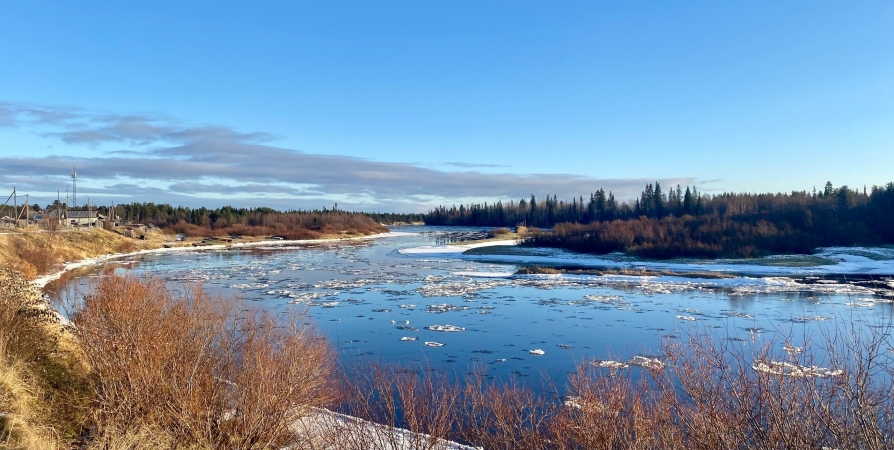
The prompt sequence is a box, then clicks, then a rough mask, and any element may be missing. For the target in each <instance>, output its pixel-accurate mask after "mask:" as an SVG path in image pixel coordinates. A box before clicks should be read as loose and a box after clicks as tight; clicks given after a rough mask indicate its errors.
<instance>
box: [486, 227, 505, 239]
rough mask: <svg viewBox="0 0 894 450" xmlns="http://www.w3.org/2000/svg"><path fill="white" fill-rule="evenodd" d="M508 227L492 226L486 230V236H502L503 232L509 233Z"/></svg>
mask: <svg viewBox="0 0 894 450" xmlns="http://www.w3.org/2000/svg"><path fill="white" fill-rule="evenodd" d="M509 233H510V231H509V228H493V229H491V230H489V231H488V232H487V236H488V237H492V238H493V237H497V236H502V235H504V234H509Z"/></svg>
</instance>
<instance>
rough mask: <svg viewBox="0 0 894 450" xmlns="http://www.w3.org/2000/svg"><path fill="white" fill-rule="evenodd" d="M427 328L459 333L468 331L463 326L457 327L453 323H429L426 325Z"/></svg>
mask: <svg viewBox="0 0 894 450" xmlns="http://www.w3.org/2000/svg"><path fill="white" fill-rule="evenodd" d="M425 329H426V330H430V331H443V332H446V333H458V332H460V331H466V329H465V328H463V327H456V326H453V325H429V326H427V327H425Z"/></svg>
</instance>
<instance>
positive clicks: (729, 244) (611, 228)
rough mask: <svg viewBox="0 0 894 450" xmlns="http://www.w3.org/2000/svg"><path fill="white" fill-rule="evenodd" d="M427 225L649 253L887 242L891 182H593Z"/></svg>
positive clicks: (791, 250) (709, 253) (741, 253)
mask: <svg viewBox="0 0 894 450" xmlns="http://www.w3.org/2000/svg"><path fill="white" fill-rule="evenodd" d="M425 222H426V224H429V225H466V226H494V227H506V226H515V225H527V226H528V227H543V228H553V230H551V231H550V232H535V233H532V236H531V238H530V239H529V240H528V244H530V245H536V246H546V247H558V248H566V249H570V250H575V251H580V252H587V253H596V254H605V253H611V252H618V251H621V252H626V253H629V254H633V255H638V256H645V257H652V258H673V257H681V256H688V257H757V256H764V255H768V254H810V253H813V252H814V251H815V250H816V248H817V247H827V246H852V245H884V244H894V183H888V184H887V185H885V186H873V187H872V189H871V191H869V192H867V190H866V189H865V188H864V189H863V190H862V191H860V190H857V189H851V188H849V187H847V186H841V187H838V188H835V187H833V185H832V183H831V182H828V183H826V185H825V187H824V189H823V190H821V191H816V190H814V191H812V192H808V191H793V192H791V193H778V194H771V193H767V194H736V193H726V194H720V195H713V196H712V195H703V194H701V193H700V192H698V191H697V190H696V189H695V188H690V187H686V188H685V190H684V189H683V188H681V187H680V186H676V187H675V188H672V189H669V190H668V192H667V193H665V192H664V191H662V188H661V185H660V184H659V183H657V182H656V183H655V184H654V185H653V184H649V185H647V186H646V187H645V189H644V190H643V191H642V193H641V195H640V197H639V198H638V199H636V200H635V201H633V203H632V204H631V203H628V202H621V203H619V202H618V201H617V200H615V198H614V195H612V193H611V192H608V193H606V192H605V191H604V190H602V189H600V190H598V191H596V192H594V193H593V194H591V195H590V196H589V198H588V199H586V200H585V199H584V198H583V197H580V198H578V199H573V200H572V201H570V202H568V201H561V200H558V199H557V198H556V196H552V197H550V196H547V197H546V198H544V199H543V200H538V199H537V198H535V197H534V196H533V195H532V196H531V198H530V199H522V200H520V201H519V202H518V203H515V202H512V201H510V202H509V204H506V205H504V204H503V203H502V202H497V203H494V204H490V205H488V204H486V203H485V204H473V205H469V206H465V205H463V206H460V207H459V208H457V207H452V208H449V209H448V208H445V207H440V208H438V209H435V210H433V211H430V212H429V213H428V214H427V215H426V216H425Z"/></svg>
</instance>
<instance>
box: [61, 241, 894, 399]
mask: <svg viewBox="0 0 894 450" xmlns="http://www.w3.org/2000/svg"><path fill="white" fill-rule="evenodd" d="M395 230H397V231H400V232H401V233H400V234H398V235H393V236H387V237H381V238H376V239H370V240H365V241H351V242H339V243H334V242H333V243H326V244H315V245H298V246H285V247H282V246H277V247H255V248H241V249H229V250H215V251H196V252H176V253H167V254H154V255H142V256H139V257H128V258H124V259H121V260H116V261H114V262H110V263H106V264H104V265H102V266H98V267H92V268H87V269H82V270H80V271H78V272H76V273H74V274H73V275H74V276H73V277H69V278H68V279H66V280H64V281H60V282H57V283H54V284H51V285H50V286H49V287H48V293H49V294H50V296H51V298H54V299H55V300H56V301H57V302H63V301H64V300H65V299H66V298H72V297H77V296H78V295H81V294H77V293H79V292H83V289H85V288H87V287H88V285H89V284H90V283H91V282H92V281H94V280H95V277H98V276H102V274H104V273H108V272H109V271H114V272H117V273H131V274H152V275H155V276H160V277H163V278H164V279H166V280H168V281H170V282H171V283H173V284H175V285H176V284H177V283H193V282H198V283H202V284H204V286H205V288H206V290H208V291H210V292H213V293H219V294H222V295H225V296H229V297H238V298H242V299H244V300H245V301H246V302H247V303H250V304H252V305H254V306H257V307H261V308H267V309H269V310H272V311H283V310H288V309H294V308H307V309H308V315H309V317H310V319H309V320H312V321H313V322H314V323H315V325H316V326H317V327H318V328H319V330H320V331H321V332H322V333H323V334H324V335H325V336H326V337H327V338H328V339H329V340H330V342H331V343H332V344H333V346H334V347H336V348H337V349H338V352H339V354H340V355H341V357H342V358H343V359H344V360H346V361H353V360H356V359H357V358H371V359H374V360H376V361H385V362H394V363H399V364H408V365H412V364H416V363H419V362H421V363H423V364H427V365H431V366H432V367H434V368H435V369H438V370H443V371H447V372H448V373H453V374H457V375H461V374H463V373H465V372H467V371H469V370H470V369H471V368H472V367H477V368H478V369H479V370H487V371H488V372H489V373H490V375H492V376H495V377H500V378H507V377H516V378H517V379H518V380H520V381H521V382H522V383H530V384H532V385H533V384H539V383H540V382H541V381H542V375H547V376H550V377H552V379H553V380H562V379H564V378H565V376H566V373H567V372H569V371H572V370H574V368H575V366H576V365H577V364H579V363H583V362H586V361H588V360H590V359H596V360H604V359H614V360H627V359H628V358H630V357H633V356H637V355H643V356H657V357H660V355H659V354H658V353H659V349H660V343H661V342H662V340H665V341H667V340H670V341H673V340H678V339H685V338H686V336H687V335H688V334H689V333H692V332H694V331H696V330H700V331H707V332H709V333H714V334H716V335H717V336H718V339H724V340H727V341H729V342H731V343H740V344H736V345H756V346H760V345H765V344H767V343H769V344H767V345H772V346H775V347H778V348H779V349H782V348H783V346H785V345H786V344H790V345H793V346H803V345H805V343H806V345H810V342H811V341H814V340H816V338H818V337H819V336H821V334H822V333H823V330H824V329H828V327H829V326H833V327H834V326H844V325H847V326H850V324H854V323H857V324H862V325H861V326H863V325H866V326H868V327H881V326H884V325H885V324H887V323H888V322H889V321H890V320H891V317H892V315H891V308H892V304H891V302H890V300H891V297H890V289H891V288H894V281H891V278H892V277H891V275H890V273H892V272H894V271H892V270H891V268H892V267H894V251H891V250H890V249H860V250H859V251H856V250H854V251H850V252H849V253H848V252H844V253H841V252H839V253H840V254H835V253H834V252H831V253H830V252H828V251H827V252H826V253H824V254H821V255H820V257H819V259H821V261H817V260H809V259H808V260H806V261H805V260H802V259H797V258H793V259H792V260H791V261H789V263H784V264H779V262H778V261H775V260H774V261H770V262H769V263H768V262H767V261H755V262H754V263H753V264H751V263H748V264H743V263H741V262H735V263H731V264H719V263H717V262H704V261H701V262H699V261H678V262H674V263H673V264H671V263H667V262H660V263H659V262H648V261H635V260H630V259H625V258H623V257H620V256H618V257H615V258H614V259H611V258H609V259H605V258H602V259H598V258H593V257H588V256H584V255H574V254H570V253H567V252H561V251H555V250H544V249H522V248H512V247H490V248H488V249H487V250H486V251H485V250H483V249H476V250H473V251H470V252H468V253H467V254H463V253H460V252H458V251H455V250H454V249H453V248H450V247H444V246H442V245H439V244H443V241H444V240H445V239H447V238H449V236H451V233H456V232H457V231H466V232H472V233H474V232H480V231H481V230H476V229H465V230H457V229H453V228H451V229H446V228H438V227H401V228H397V229H395ZM842 255H843V256H842ZM855 258H856V259H855ZM860 258H862V259H860ZM864 260H865V261H864ZM830 261H833V262H834V264H833V265H832V266H830ZM855 261H856V262H858V263H860V264H862V265H860V264H857V265H856V266H855V265H854V262H855ZM551 262H553V263H556V264H560V265H563V266H567V265H569V264H575V263H577V264H579V265H581V266H591V267H652V266H650V264H652V265H654V268H659V269H662V270H665V269H671V270H673V269H676V270H684V271H685V270H686V269H693V270H698V271H699V272H707V273H710V274H714V275H716V274H724V276H726V278H714V277H713V276H697V275H692V274H689V275H688V276H686V277H683V276H674V275H665V276H630V275H606V276H597V275H525V276H518V275H513V274H514V273H515V272H516V270H518V268H519V267H522V266H528V265H531V263H536V264H537V265H548V264H550V263H551ZM817 262H818V263H819V264H818V265H815V266H811V265H810V264H815V263H817ZM835 264H837V265H835ZM834 267H838V268H839V269H841V270H835V269H834ZM854 267H857V268H858V269H854ZM855 270H856V271H855ZM836 273H837V274H836ZM444 325H452V326H454V327H458V331H453V332H448V331H436V330H437V329H438V328H439V327H438V326H444ZM429 327H433V328H435V330H432V329H430V328H429ZM824 327H825V328H824ZM752 343H753V344H752ZM439 344H443V345H439ZM541 353H542V354H541Z"/></svg>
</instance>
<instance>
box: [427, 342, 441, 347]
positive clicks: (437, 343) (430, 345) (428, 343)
mask: <svg viewBox="0 0 894 450" xmlns="http://www.w3.org/2000/svg"><path fill="white" fill-rule="evenodd" d="M425 345H427V346H429V347H443V346H444V343H443V342H426V343H425Z"/></svg>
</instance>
